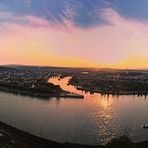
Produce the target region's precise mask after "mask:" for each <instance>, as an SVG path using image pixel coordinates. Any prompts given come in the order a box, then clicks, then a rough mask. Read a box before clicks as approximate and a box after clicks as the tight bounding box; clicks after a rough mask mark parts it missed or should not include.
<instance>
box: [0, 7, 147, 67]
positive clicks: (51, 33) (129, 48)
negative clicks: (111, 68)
mask: <svg viewBox="0 0 148 148" xmlns="http://www.w3.org/2000/svg"><path fill="white" fill-rule="evenodd" d="M68 11H69V10H68ZM70 13H71V12H70ZM99 14H100V13H99ZM0 16H1V15H0ZM6 16H7V18H9V17H10V16H11V15H10V14H6ZM101 17H102V18H103V19H104V20H105V21H107V22H109V24H110V25H109V24H104V25H101V26H96V27H94V28H90V29H82V28H79V27H76V26H75V25H74V24H73V22H71V21H67V20H66V19H65V20H64V23H65V24H66V27H65V26H62V29H61V28H58V26H55V24H53V23H51V22H49V21H47V20H46V19H44V18H38V17H35V16H25V17H23V18H17V19H24V20H25V21H26V22H28V23H26V24H25V25H21V24H16V23H9V22H7V23H5V24H3V25H1V27H2V28H1V29H0V31H1V30H3V32H2V31H1V32H0V34H1V35H0V42H1V44H0V52H1V54H0V55H1V56H5V57H12V55H11V54H13V56H14V57H17V56H19V57H22V58H23V57H25V58H27V57H30V56H29V52H31V55H34V56H36V57H38V60H40V62H41V61H42V60H43V57H44V60H45V59H46V61H47V62H48V63H49V65H52V62H53V63H54V64H55V63H56V60H57V59H58V58H59V59H61V61H62V60H63V61H65V59H68V60H71V61H72V62H73V63H74V61H75V63H77V61H76V60H77V59H83V61H82V63H85V62H84V61H87V62H88V63H91V64H92V63H93V64H92V65H95V63H96V65H97V64H102V65H103V64H104V65H106V64H117V65H118V63H121V62H122V61H125V60H126V59H129V57H133V56H140V57H143V56H147V57H148V50H147V49H148V29H147V28H148V22H140V21H137V20H132V19H128V18H125V17H123V16H121V15H120V14H119V13H118V12H116V11H115V10H113V9H108V8H107V9H102V11H101ZM14 19H15V18H14ZM3 50H6V51H7V52H5V53H4V52H3ZM10 53H11V54H10ZM24 53H25V54H24ZM40 57H42V58H40ZM25 58H24V59H25ZM50 58H51V59H52V60H51V61H50V60H49V59H50ZM0 59H2V58H0ZM54 59H55V60H54ZM3 60H4V59H3ZM34 60H35V59H34ZM1 61H2V60H0V62H1ZM69 62H70V61H69ZM60 64H62V62H61V63H59V65H60ZM57 65H58V64H57ZM82 66H83V65H82ZM147 66H148V65H147Z"/></svg>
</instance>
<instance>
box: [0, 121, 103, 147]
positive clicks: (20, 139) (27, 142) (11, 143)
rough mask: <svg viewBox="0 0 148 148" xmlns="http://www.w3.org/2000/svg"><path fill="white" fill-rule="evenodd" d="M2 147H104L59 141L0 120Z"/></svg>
mask: <svg viewBox="0 0 148 148" xmlns="http://www.w3.org/2000/svg"><path fill="white" fill-rule="evenodd" d="M0 147H3V148H8V147H9V148H75V147H76V148H104V146H87V145H79V144H71V143H58V142H53V141H50V140H46V139H43V138H41V137H38V136H34V135H32V134H30V133H27V132H24V131H22V130H19V129H16V128H15V127H12V126H10V125H8V124H5V123H3V122H0Z"/></svg>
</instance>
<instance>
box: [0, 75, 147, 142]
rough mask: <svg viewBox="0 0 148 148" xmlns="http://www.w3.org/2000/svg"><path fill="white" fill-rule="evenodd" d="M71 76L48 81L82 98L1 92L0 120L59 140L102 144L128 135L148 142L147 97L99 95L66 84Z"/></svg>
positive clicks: (136, 139) (134, 139)
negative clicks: (44, 97) (30, 95)
mask: <svg viewBox="0 0 148 148" xmlns="http://www.w3.org/2000/svg"><path fill="white" fill-rule="evenodd" d="M69 79H70V77H66V78H64V79H61V80H59V79H58V78H57V77H54V78H51V79H49V82H51V83H54V84H56V85H60V86H61V88H62V89H64V90H68V91H71V92H75V93H78V94H83V95H84V99H78V98H51V99H38V98H32V97H27V96H19V95H13V94H9V93H4V92H0V120H1V121H3V122H6V123H8V124H11V125H12V126H15V127H17V128H19V129H22V130H24V131H27V132H30V133H32V134H35V135H38V136H41V137H44V138H47V139H50V140H54V141H58V142H73V143H76V142H77V143H81V144H104V143H106V142H107V141H108V140H109V139H111V138H113V137H117V136H119V135H123V134H128V135H129V137H130V138H132V140H133V141H143V140H147V139H148V130H144V129H142V127H141V126H142V125H143V124H145V123H147V122H148V98H145V97H144V96H143V97H138V96H119V97H117V96H111V95H109V96H101V95H100V94H89V93H87V94H86V93H85V92H83V91H79V90H76V88H75V87H73V86H71V85H69V86H68V85H67V82H68V80H69Z"/></svg>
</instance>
